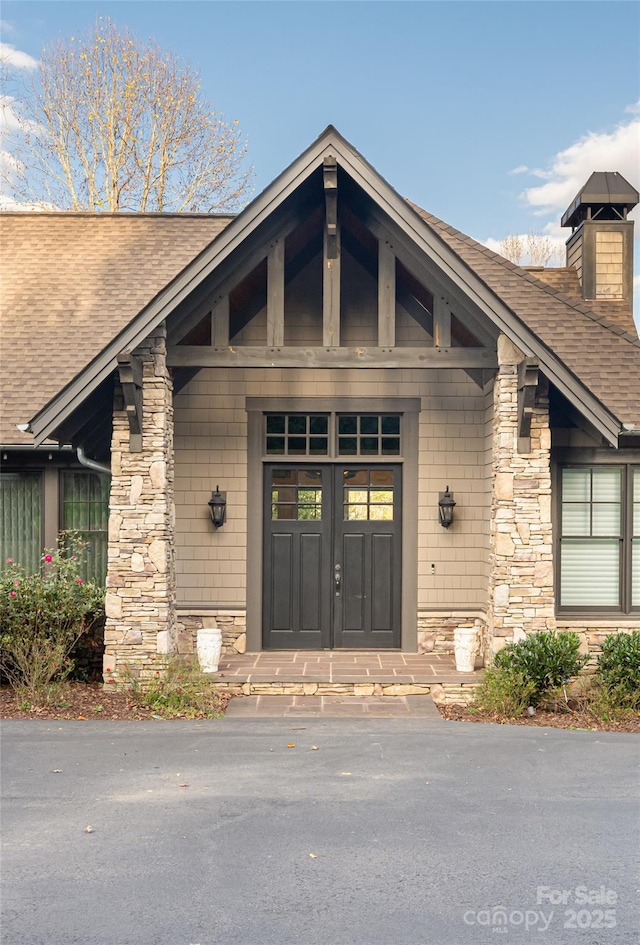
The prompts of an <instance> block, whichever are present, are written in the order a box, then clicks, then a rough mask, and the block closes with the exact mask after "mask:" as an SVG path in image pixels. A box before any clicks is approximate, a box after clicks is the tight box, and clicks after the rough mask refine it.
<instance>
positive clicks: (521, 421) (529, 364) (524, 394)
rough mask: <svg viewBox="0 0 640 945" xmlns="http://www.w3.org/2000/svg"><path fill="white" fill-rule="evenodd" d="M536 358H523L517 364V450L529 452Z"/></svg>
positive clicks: (534, 398) (536, 366) (537, 370)
mask: <svg viewBox="0 0 640 945" xmlns="http://www.w3.org/2000/svg"><path fill="white" fill-rule="evenodd" d="M539 370H540V365H539V363H538V360H537V358H525V359H524V360H523V361H520V363H519V364H518V452H519V453H530V452H531V417H532V416H533V408H534V406H535V402H536V389H537V387H538V372H539Z"/></svg>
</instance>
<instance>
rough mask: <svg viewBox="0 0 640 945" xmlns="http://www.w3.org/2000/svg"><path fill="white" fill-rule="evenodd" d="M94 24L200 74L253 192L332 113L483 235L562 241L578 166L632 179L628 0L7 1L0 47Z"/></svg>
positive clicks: (637, 43) (637, 126) (397, 174)
mask: <svg viewBox="0 0 640 945" xmlns="http://www.w3.org/2000/svg"><path fill="white" fill-rule="evenodd" d="M96 16H109V17H111V18H112V19H114V20H115V21H116V23H117V24H119V25H123V26H124V25H126V26H128V27H129V28H130V29H132V30H133V31H134V32H136V33H137V34H138V35H139V36H140V37H141V38H148V37H150V36H152V37H154V38H155V39H156V40H157V42H158V43H159V44H160V46H162V47H165V48H167V49H171V50H172V51H173V52H174V53H177V54H178V55H180V56H183V57H184V58H187V59H189V60H190V61H191V62H192V63H193V64H197V65H198V66H199V68H200V70H201V74H202V79H203V91H204V92H205V93H206V94H207V96H208V97H209V98H210V99H211V100H212V102H213V103H214V105H215V106H216V108H217V109H218V110H219V111H222V112H224V114H225V116H226V117H227V118H229V119H231V118H237V119H239V121H240V126H241V128H242V129H243V131H244V132H245V133H246V134H247V135H248V137H249V150H250V155H251V159H252V161H253V164H254V166H255V170H256V190H260V189H262V187H264V186H265V185H266V184H267V183H269V181H270V180H271V179H273V177H275V176H276V174H278V173H279V172H280V171H281V170H282V169H283V167H285V166H286V165H287V164H288V163H289V162H290V161H291V160H292V159H293V158H294V157H295V156H297V154H298V153H299V152H300V151H301V150H303V149H304V148H305V147H306V146H307V145H308V144H309V143H310V142H311V141H312V140H313V139H314V138H315V137H316V136H317V135H318V134H319V132H320V131H321V130H322V129H323V128H324V127H325V126H326V125H327V124H328V123H330V122H331V123H332V124H334V125H336V127H337V128H338V129H339V130H340V131H341V132H342V134H344V135H345V136H346V137H347V138H348V139H349V140H350V141H351V142H352V143H353V144H354V145H355V146H356V147H357V148H358V149H359V150H360V151H361V152H362V153H363V154H364V155H365V156H366V157H367V158H368V159H369V160H370V161H371V163H373V164H374V165H375V166H376V167H377V169H378V170H379V171H380V172H381V173H382V174H383V175H384V176H385V177H386V178H387V179H388V180H389V182H390V183H391V184H392V185H393V186H394V187H395V188H396V189H397V190H398V191H400V193H402V194H404V195H405V196H409V197H411V199H413V200H415V201H416V202H417V203H419V204H421V205H422V206H424V207H426V208H427V209H428V210H430V211H431V212H433V213H435V214H437V215H438V216H440V217H442V218H444V219H445V220H447V221H448V222H450V223H452V224H454V225H455V226H457V227H459V228H460V229H462V230H464V231H465V232H467V233H469V234H470V235H472V236H474V237H476V238H477V239H480V240H482V241H488V242H489V245H493V243H492V242H491V241H492V240H493V241H496V242H497V241H499V240H500V239H502V238H503V237H504V236H505V235H506V234H507V233H515V232H517V233H526V232H531V231H536V232H547V233H549V234H550V235H552V236H553V237H554V238H557V237H558V236H559V235H562V234H561V231H559V230H558V229H557V225H556V224H557V221H558V219H559V216H560V215H561V213H562V211H563V210H564V209H565V208H566V206H567V205H568V203H569V202H570V200H571V199H572V197H573V196H574V194H575V193H576V191H577V190H578V189H579V187H580V186H581V185H582V183H584V181H585V180H586V178H587V176H588V174H589V173H590V171H591V170H620V171H621V172H622V173H623V174H625V176H628V177H629V178H630V179H631V182H632V183H633V184H634V185H635V186H636V187H637V186H639V185H640V164H639V159H638V140H639V137H640V136H639V134H638V131H639V130H640V113H639V112H638V104H637V103H638V100H639V99H640V88H639V84H640V80H639V73H638V61H639V57H640V6H639V5H638V4H637V3H635V2H621V3H619V2H611V0H610V2H542V0H541V2H526V0H525V2H518V0H512V2H483V0H478V2H455V0H450V2H445V3H441V2H433V3H431V2H426V3H423V2H407V3H405V2H331V0H327V2H313V0H310V2H270V0H263V2H242V0H237V2H231V3H229V2H211V0H202V2H180V3H177V2H158V0H150V2H137V0H132V2H116V3H113V2H111V3H109V2H106V3H96V2H56V0H53V2H26V0H5V2H4V3H3V7H2V18H3V25H4V28H3V33H2V40H3V42H5V43H8V44H10V45H11V46H12V47H13V48H14V49H15V50H19V51H23V52H26V53H28V54H30V55H31V56H32V57H34V58H37V57H38V55H39V52H40V50H41V48H42V47H43V45H45V44H46V43H47V42H49V41H51V40H53V39H55V38H57V37H58V36H59V35H71V34H75V33H78V32H81V31H83V30H84V29H85V28H87V27H88V26H89V25H91V23H92V22H93V21H94V19H95V17H96ZM516 169H519V171H518V173H513V171H514V170H516ZM565 235H568V234H565ZM494 248H495V246H494Z"/></svg>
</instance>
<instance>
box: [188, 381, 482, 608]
mask: <svg viewBox="0 0 640 945" xmlns="http://www.w3.org/2000/svg"><path fill="white" fill-rule="evenodd" d="M270 396H271V397H313V396H317V397H333V396H335V397H344V396H351V397H394V396H399V397H420V398H421V403H422V410H421V413H420V423H419V437H420V439H419V456H420V471H419V495H418V508H417V515H418V522H419V529H418V531H419V535H418V608H419V610H423V611H424V610H431V609H434V608H435V609H440V608H442V609H446V608H449V609H451V608H452V607H453V608H454V609H461V608H467V607H469V608H481V607H483V606H484V605H485V603H486V587H487V567H488V551H487V547H488V531H489V524H488V521H489V516H488V507H489V489H490V482H489V481H488V480H487V477H488V475H489V468H490V467H488V466H487V395H485V394H483V393H482V392H481V391H480V390H479V388H478V387H477V386H476V385H475V384H473V383H472V382H471V381H470V380H469V379H468V378H467V377H466V375H465V374H464V372H462V371H445V370H434V371H400V370H389V371H370V370H353V371H330V370H302V369H301V370H293V369H287V370H276V369H274V370H266V369H265V370H258V369H253V370H233V369H225V370H217V371H214V370H202V371H201V372H200V373H199V374H198V375H197V377H195V378H194V379H193V380H192V381H191V382H190V383H189V384H188V385H187V386H186V387H185V388H184V389H183V390H182V391H181V392H180V393H179V394H178V395H177V396H176V398H175V423H176V428H175V444H176V533H177V575H178V577H177V580H178V601H179V603H180V604H182V605H187V604H188V605H197V604H199V605H201V606H218V607H224V606H227V607H233V606H235V607H243V606H244V604H245V590H246V568H245V561H246V543H247V534H246V528H247V526H246V482H247V466H246V462H247V455H246V454H247V414H246V412H245V397H270ZM216 485H219V486H220V488H221V489H222V490H226V492H227V503H228V506H227V507H228V513H227V524H226V525H225V527H224V528H223V529H221V530H220V531H219V532H217V533H214V531H213V528H212V525H211V523H210V520H209V516H208V510H207V501H208V500H209V498H210V496H211V491H212V490H213V489H215V487H216ZM447 485H449V487H450V488H451V489H452V490H453V492H454V493H455V500H456V502H457V506H456V510H455V513H456V521H455V525H454V527H453V528H451V529H450V530H448V531H445V530H444V529H442V528H441V527H440V525H439V523H438V508H437V503H438V493H439V492H441V491H443V490H444V488H445V487H446V486H447ZM249 540H251V536H249ZM432 564H433V565H435V574H432V573H431V565H432Z"/></svg>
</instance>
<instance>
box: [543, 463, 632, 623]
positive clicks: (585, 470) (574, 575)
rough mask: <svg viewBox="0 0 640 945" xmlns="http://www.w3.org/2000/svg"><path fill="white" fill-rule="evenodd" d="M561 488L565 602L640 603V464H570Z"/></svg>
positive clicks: (561, 601) (593, 605)
mask: <svg viewBox="0 0 640 945" xmlns="http://www.w3.org/2000/svg"><path fill="white" fill-rule="evenodd" d="M560 488H561V502H560V522H559V545H560V548H559V555H560V566H559V587H558V605H559V608H560V609H561V610H564V611H584V612H587V611H611V612H617V613H629V612H630V611H631V610H633V609H636V608H640V466H627V465H619V466H617V465H616V466H611V465H601V466H565V467H563V468H562V469H561V470H560Z"/></svg>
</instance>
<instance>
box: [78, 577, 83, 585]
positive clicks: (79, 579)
mask: <svg viewBox="0 0 640 945" xmlns="http://www.w3.org/2000/svg"><path fill="white" fill-rule="evenodd" d="M76 584H84V581H83V580H82V578H76Z"/></svg>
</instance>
